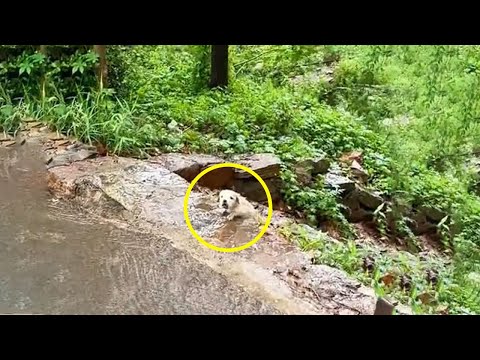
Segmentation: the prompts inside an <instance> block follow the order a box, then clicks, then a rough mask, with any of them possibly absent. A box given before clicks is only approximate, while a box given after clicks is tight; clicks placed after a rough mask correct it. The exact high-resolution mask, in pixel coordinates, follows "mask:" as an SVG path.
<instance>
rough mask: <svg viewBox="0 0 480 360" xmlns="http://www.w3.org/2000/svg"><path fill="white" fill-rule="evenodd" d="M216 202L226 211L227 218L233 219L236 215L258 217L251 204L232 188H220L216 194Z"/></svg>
mask: <svg viewBox="0 0 480 360" xmlns="http://www.w3.org/2000/svg"><path fill="white" fill-rule="evenodd" d="M218 202H219V205H220V207H221V208H223V209H225V210H226V212H227V213H228V217H227V219H228V220H233V219H234V218H236V217H242V218H248V217H253V218H256V219H258V217H259V214H258V213H257V211H256V210H255V208H254V207H253V205H252V204H250V203H249V202H248V200H247V199H245V198H244V197H243V196H241V195H240V194H238V193H236V192H235V191H232V190H222V191H220V194H219V196H218Z"/></svg>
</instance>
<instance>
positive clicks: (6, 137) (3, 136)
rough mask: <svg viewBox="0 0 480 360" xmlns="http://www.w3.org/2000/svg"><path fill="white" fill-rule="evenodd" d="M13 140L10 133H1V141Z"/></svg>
mask: <svg viewBox="0 0 480 360" xmlns="http://www.w3.org/2000/svg"><path fill="white" fill-rule="evenodd" d="M12 140H13V137H11V136H10V135H8V134H1V135H0V142H4V141H12Z"/></svg>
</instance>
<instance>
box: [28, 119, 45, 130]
mask: <svg viewBox="0 0 480 360" xmlns="http://www.w3.org/2000/svg"><path fill="white" fill-rule="evenodd" d="M40 126H42V123H41V122H40V121H31V122H29V123H27V124H26V128H27V129H29V130H30V129H33V128H38V127H40Z"/></svg>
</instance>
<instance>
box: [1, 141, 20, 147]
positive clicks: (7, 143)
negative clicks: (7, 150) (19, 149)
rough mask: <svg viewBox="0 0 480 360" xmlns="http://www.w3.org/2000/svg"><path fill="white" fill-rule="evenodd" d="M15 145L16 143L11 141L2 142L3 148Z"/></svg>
mask: <svg viewBox="0 0 480 360" xmlns="http://www.w3.org/2000/svg"><path fill="white" fill-rule="evenodd" d="M16 143H17V142H16V141H14V140H11V141H4V142H3V146H5V147H10V146H13V145H15V144H16Z"/></svg>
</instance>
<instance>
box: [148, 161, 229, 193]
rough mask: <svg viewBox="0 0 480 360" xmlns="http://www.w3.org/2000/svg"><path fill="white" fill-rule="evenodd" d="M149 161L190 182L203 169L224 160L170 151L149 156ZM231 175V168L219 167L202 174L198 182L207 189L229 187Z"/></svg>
mask: <svg viewBox="0 0 480 360" xmlns="http://www.w3.org/2000/svg"><path fill="white" fill-rule="evenodd" d="M150 162H151V163H155V164H159V165H161V166H163V167H165V168H166V169H168V170H169V171H171V172H173V173H175V174H177V175H180V176H181V177H182V178H184V179H185V180H187V181H189V182H191V181H192V180H193V179H195V177H196V176H197V175H198V174H200V173H201V172H202V171H203V170H205V169H207V168H208V167H210V166H212V165H216V164H221V163H224V162H225V161H224V160H223V159H221V158H219V157H216V156H212V155H204V154H177V153H172V154H162V155H160V156H157V157H154V158H151V159H150ZM233 177H234V169H233V168H220V169H216V170H212V171H211V172H208V173H207V174H205V175H204V176H202V178H201V179H200V180H199V181H198V184H199V185H201V186H205V187H207V188H209V189H222V188H230V187H232V186H233Z"/></svg>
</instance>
